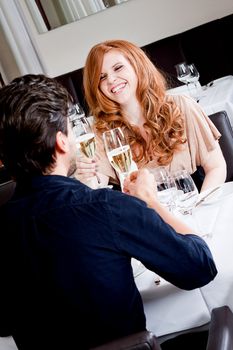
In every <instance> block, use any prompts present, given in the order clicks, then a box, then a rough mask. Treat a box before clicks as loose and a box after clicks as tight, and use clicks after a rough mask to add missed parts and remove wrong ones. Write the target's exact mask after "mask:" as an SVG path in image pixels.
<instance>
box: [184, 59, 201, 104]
mask: <svg viewBox="0 0 233 350" xmlns="http://www.w3.org/2000/svg"><path fill="white" fill-rule="evenodd" d="M188 67H189V70H190V75H189V77H188V78H187V81H188V83H189V84H193V85H194V87H195V92H194V93H193V94H192V96H193V97H194V98H195V99H196V100H197V101H198V100H199V90H200V83H199V78H200V74H199V72H198V70H197V68H196V66H195V64H193V63H191V64H189V65H188Z"/></svg>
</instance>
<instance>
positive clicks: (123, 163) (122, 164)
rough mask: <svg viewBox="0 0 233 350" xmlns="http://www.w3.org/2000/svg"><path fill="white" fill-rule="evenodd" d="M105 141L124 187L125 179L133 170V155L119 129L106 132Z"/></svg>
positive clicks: (112, 163) (104, 134) (107, 151)
mask: <svg viewBox="0 0 233 350" xmlns="http://www.w3.org/2000/svg"><path fill="white" fill-rule="evenodd" d="M103 140H104V146H105V150H106V154H107V157H108V160H109V162H110V163H111V165H112V167H113V168H114V169H115V170H116V172H117V173H118V175H119V178H120V181H121V187H122V186H123V180H124V178H125V177H126V176H127V175H128V174H129V172H130V170H131V164H132V153H131V150H130V146H129V144H128V142H127V140H126V138H125V135H124V133H123V131H122V130H121V128H119V127H118V128H115V129H111V130H108V131H105V132H104V133H103Z"/></svg>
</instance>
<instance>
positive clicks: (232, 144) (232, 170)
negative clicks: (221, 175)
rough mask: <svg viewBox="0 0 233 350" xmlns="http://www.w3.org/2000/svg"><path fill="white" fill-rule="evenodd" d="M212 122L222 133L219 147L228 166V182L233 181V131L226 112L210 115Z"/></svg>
mask: <svg viewBox="0 0 233 350" xmlns="http://www.w3.org/2000/svg"><path fill="white" fill-rule="evenodd" d="M209 118H210V120H211V121H212V122H213V123H214V125H215V126H216V128H217V129H218V130H219V132H220V133H221V135H222V136H221V137H220V139H219V145H220V147H221V150H222V153H223V156H224V158H225V160H226V164H227V178H226V182H228V181H233V130H232V126H231V123H230V120H229V118H228V115H227V112H226V111H219V112H216V113H213V114H210V115H209Z"/></svg>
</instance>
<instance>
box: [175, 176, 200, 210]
mask: <svg viewBox="0 0 233 350" xmlns="http://www.w3.org/2000/svg"><path fill="white" fill-rule="evenodd" d="M173 177H174V180H175V183H176V188H177V190H178V191H177V193H176V199H175V201H176V207H177V209H178V210H179V212H180V213H181V214H184V215H187V214H192V211H193V208H194V207H195V204H196V202H197V200H198V196H199V192H198V189H197V187H196V185H195V183H194V181H193V179H192V177H191V175H190V174H189V173H188V171H187V170H180V171H177V172H175V173H174V174H173Z"/></svg>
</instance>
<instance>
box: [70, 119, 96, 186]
mask: <svg viewBox="0 0 233 350" xmlns="http://www.w3.org/2000/svg"><path fill="white" fill-rule="evenodd" d="M71 122H72V129H73V132H74V135H75V141H76V146H77V151H78V152H77V153H78V155H79V156H81V155H82V154H83V155H85V156H86V157H88V158H91V159H93V158H94V156H95V150H96V141H95V134H94V132H93V130H92V128H91V126H90V124H89V122H88V120H87V118H86V117H85V114H82V115H76V117H74V116H73V117H71ZM88 185H89V186H90V187H92V188H97V187H100V180H99V179H98V176H97V175H96V176H95V178H93V179H92V180H90V181H89V182H88Z"/></svg>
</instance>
